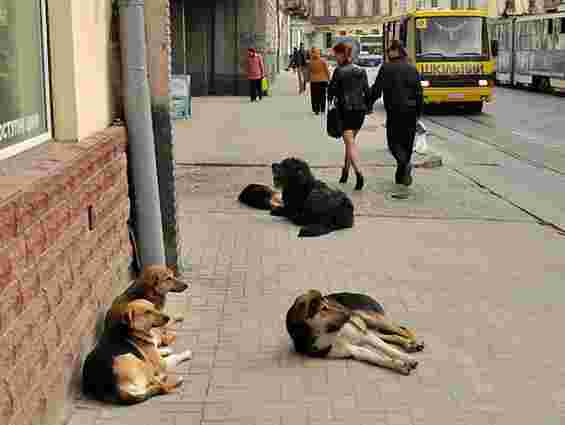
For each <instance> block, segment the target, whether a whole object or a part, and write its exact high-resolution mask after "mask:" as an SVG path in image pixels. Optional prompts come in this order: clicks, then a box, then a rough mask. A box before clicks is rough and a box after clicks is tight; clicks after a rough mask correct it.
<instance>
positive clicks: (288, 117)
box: [175, 74, 394, 166]
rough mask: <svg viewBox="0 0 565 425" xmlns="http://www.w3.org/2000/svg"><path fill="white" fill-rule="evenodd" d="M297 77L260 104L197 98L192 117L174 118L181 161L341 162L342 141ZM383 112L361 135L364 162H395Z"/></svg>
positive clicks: (282, 82) (284, 82) (369, 121)
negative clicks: (298, 89) (331, 133)
mask: <svg viewBox="0 0 565 425" xmlns="http://www.w3.org/2000/svg"><path fill="white" fill-rule="evenodd" d="M293 78H295V77H294V76H293V75H290V74H282V75H281V76H280V77H279V81H278V82H277V85H276V86H275V87H274V89H273V96H272V97H268V98H264V99H263V100H262V101H261V103H250V102H249V99H247V98H246V97H237V98H233V97H227V98H226V97H216V98H195V99H193V102H194V105H193V110H194V112H193V118H192V119H191V120H188V121H176V122H175V156H176V160H177V162H178V163H195V162H196V163H198V162H205V163H214V162H222V163H224V162H230V163H236V164H245V163H250V162H251V163H254V162H255V163H256V162H260V163H267V164H270V163H271V162H272V161H278V160H280V159H281V158H283V157H286V156H299V157H302V158H304V159H306V160H307V161H309V162H311V163H312V164H333V165H338V166H339V165H340V164H341V163H342V162H343V144H342V143H341V142H340V141H337V140H336V139H331V138H329V137H328V136H327V135H326V132H325V129H324V127H323V125H322V117H321V116H315V115H314V114H313V113H312V111H311V107H310V104H309V102H310V98H309V97H308V96H305V95H302V96H298V95H297V94H296V93H295V92H294V81H293ZM384 120H385V116H384V112H383V111H382V108H381V109H378V110H377V111H376V112H374V113H373V114H371V115H369V116H368V117H367V119H366V122H365V125H364V128H363V130H362V131H361V133H360V135H359V136H358V144H359V149H360V154H361V160H362V161H363V162H369V163H384V164H390V165H392V164H393V163H394V161H393V159H392V157H391V156H390V154H389V153H388V150H387V149H386V146H385V142H384V128H383V127H382V124H383V122H384Z"/></svg>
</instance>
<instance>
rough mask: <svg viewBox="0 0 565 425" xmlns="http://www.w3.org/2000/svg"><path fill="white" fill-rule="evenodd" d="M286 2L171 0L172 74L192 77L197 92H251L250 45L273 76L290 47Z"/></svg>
mask: <svg viewBox="0 0 565 425" xmlns="http://www.w3.org/2000/svg"><path fill="white" fill-rule="evenodd" d="M282 2H283V0H171V20H172V46H173V47H172V48H173V53H172V71H173V74H180V75H186V74H188V75H190V77H191V93H192V95H193V96H208V95H242V94H247V92H248V91H249V88H248V86H249V84H248V83H247V76H246V58H247V49H248V48H249V47H254V48H256V49H257V51H258V52H259V53H261V54H262V55H263V58H264V61H265V65H266V68H267V75H268V77H269V78H270V79H271V80H272V79H274V78H275V76H276V73H277V72H278V71H279V70H280V67H281V66H284V65H282V64H281V58H283V59H284V58H285V57H286V51H287V49H288V47H287V43H288V41H287V40H288V31H289V27H288V20H287V19H285V18H286V16H285V14H284V11H283V8H282ZM283 63H284V62H283Z"/></svg>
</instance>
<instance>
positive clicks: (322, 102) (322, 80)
mask: <svg viewBox="0 0 565 425" xmlns="http://www.w3.org/2000/svg"><path fill="white" fill-rule="evenodd" d="M309 67H310V98H311V100H312V112H314V113H315V114H316V115H318V114H319V113H320V112H322V113H323V112H324V111H325V110H326V90H327V89H328V81H329V80H330V70H329V69H328V64H327V63H326V61H325V60H324V59H322V58H321V57H320V49H318V48H316V47H313V48H312V50H311V53H310V65H309Z"/></svg>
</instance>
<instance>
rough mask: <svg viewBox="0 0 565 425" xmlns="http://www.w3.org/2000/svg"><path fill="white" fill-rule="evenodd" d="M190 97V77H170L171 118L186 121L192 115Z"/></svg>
mask: <svg viewBox="0 0 565 425" xmlns="http://www.w3.org/2000/svg"><path fill="white" fill-rule="evenodd" d="M191 106H192V99H191V96H190V75H173V76H172V77H171V118H172V119H185V120H186V119H188V118H189V117H190V116H191V115H192V111H191Z"/></svg>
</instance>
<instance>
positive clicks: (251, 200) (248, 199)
mask: <svg viewBox="0 0 565 425" xmlns="http://www.w3.org/2000/svg"><path fill="white" fill-rule="evenodd" d="M272 198H273V191H272V190H271V189H270V188H269V187H268V186H265V185H262V184H255V183H253V184H250V185H248V186H247V187H246V188H245V189H243V190H242V191H241V193H240V194H239V197H238V198H237V199H238V200H239V202H241V203H242V204H245V205H247V206H249V207H252V208H257V209H260V210H270V209H271V200H272Z"/></svg>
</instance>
